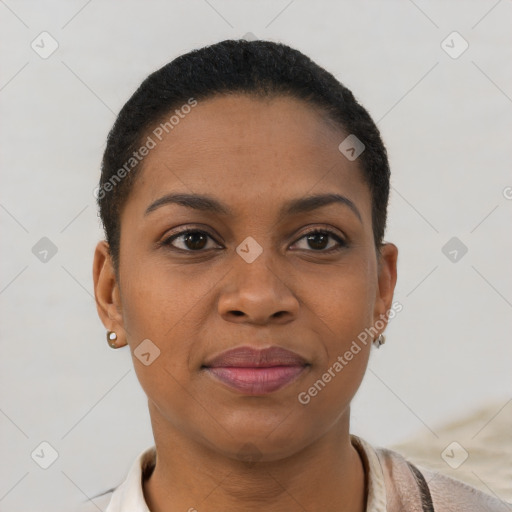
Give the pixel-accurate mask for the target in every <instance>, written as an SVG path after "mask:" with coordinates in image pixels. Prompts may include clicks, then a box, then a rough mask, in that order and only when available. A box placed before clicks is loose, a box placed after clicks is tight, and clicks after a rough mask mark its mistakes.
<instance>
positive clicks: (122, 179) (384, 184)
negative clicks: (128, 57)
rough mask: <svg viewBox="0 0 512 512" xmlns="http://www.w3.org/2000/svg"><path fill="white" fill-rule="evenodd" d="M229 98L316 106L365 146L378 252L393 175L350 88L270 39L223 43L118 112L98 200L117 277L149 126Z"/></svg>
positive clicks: (148, 82)
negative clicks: (124, 214) (124, 223)
mask: <svg viewBox="0 0 512 512" xmlns="http://www.w3.org/2000/svg"><path fill="white" fill-rule="evenodd" d="M230 93H246V94H250V95H254V96H258V97H271V96H289V97H293V98H297V99H302V100H304V101H305V102H307V103H309V104H310V105H312V106H316V107H320V108H321V109H322V110H323V112H324V113H325V115H326V120H329V121H330V122H331V123H334V125H335V126H336V127H338V128H340V129H341V130H342V131H343V132H345V133H346V134H347V135H349V134H350V135H355V136H356V137H357V138H358V139H359V140H360V141H361V142H362V143H363V144H364V151H363V152H362V153H361V155H360V156H359V158H358V162H359V164H360V167H361V171H362V174H363V177H364V179H365V182H366V183H367V184H368V186H369V189H370V192H371V197H372V227H373V235H374V242H375V246H376V247H377V248H379V247H380V246H381V244H382V240H383V237H384V231H385V227H386V217H387V204H388V196H389V179H390V170H389V163H388V157H387V152H386V148H385V146H384V144H383V142H382V140H381V136H380V133H379V130H378V128H377V126H376V124H375V123H374V122H373V120H372V118H371V117H370V115H369V114H368V112H367V111H366V110H365V109H364V108H363V107H362V106H361V105H360V104H359V103H358V102H357V100H356V99H355V98H354V95H353V94H352V92H351V91H350V90H349V89H347V88H346V87H345V86H344V85H343V84H341V83H340V82H339V81H338V80H337V79H336V78H335V77H334V76H333V75H332V74H331V73H329V72H328V71H326V70H325V69H323V68H322V67H320V66H319V65H318V64H316V63H315V62H313V61H312V60H311V59H310V58H309V57H307V56H306V55H304V54H303V53H301V52H300V51H298V50H296V49H293V48H291V47H289V46H287V45H285V44H282V43H276V42H272V41H262V40H256V41H247V40H245V39H239V40H225V41H220V42H218V43H215V44H213V45H210V46H205V47H203V48H200V49H196V50H193V51H191V52H189V53H186V54H183V55H180V56H179V57H177V58H176V59H174V60H173V61H171V62H169V63H168V64H166V65H165V66H163V67H162V68H160V69H159V70H157V71H155V72H153V73H151V74H150V75H149V76H148V77H147V78H146V79H145V80H144V81H143V82H142V83H141V85H140V86H139V87H138V89H137V90H136V91H135V93H134V94H133V95H132V96H131V98H130V99H129V100H128V101H127V102H126V104H125V105H124V106H123V107H122V109H121V111H120V112H119V115H118V116H117V119H116V121H115V123H114V126H113V127H112V129H111V130H110V132H109V134H108V138H107V145H106V148H105V152H104V154H103V160H102V167H101V177H100V182H99V188H98V189H97V191H98V192H97V195H96V197H97V202H98V206H99V210H100V216H101V220H102V222H103V227H104V231H105V238H106V241H107V242H108V244H109V247H110V249H109V250H110V256H111V258H112V261H113V266H114V269H115V271H116V274H117V276H118V275H119V274H118V270H119V263H120V261H119V258H120V254H119V252H120V232H121V226H120V215H121V211H122V209H123V206H124V205H125V203H126V200H127V198H128V195H129V193H130V191H131V189H132V186H133V184H134V181H135V178H136V177H137V175H138V174H140V172H138V171H139V169H140V167H141V164H140V163H139V161H138V160H137V159H135V158H134V156H133V155H134V152H136V151H137V149H139V148H140V147H141V145H142V144H143V142H144V140H146V139H145V138H146V137H147V134H148V132H149V130H151V128H152V126H154V125H155V124H156V123H159V122H161V121H162V120H163V119H164V118H165V117H169V114H170V113H171V111H172V110H173V109H176V108H177V107H180V106H182V105H187V104H190V101H191V99H192V100H194V101H196V102H197V100H202V99H206V98H211V97H213V96H215V95H220V94H230ZM188 108H190V107H188ZM177 113H178V112H177ZM340 142H341V140H340ZM128 162H129V165H127V163H128ZM123 169H124V170H123Z"/></svg>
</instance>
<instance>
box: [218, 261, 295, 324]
mask: <svg viewBox="0 0 512 512" xmlns="http://www.w3.org/2000/svg"><path fill="white" fill-rule="evenodd" d="M269 263H270V262H269V258H264V257H263V255H261V256H260V257H258V258H257V259H256V260H255V261H253V262H252V263H247V262H245V261H244V260H242V259H241V258H240V260H239V261H236V262H235V263H234V268H233V269H232V272H230V273H229V275H228V279H227V281H226V287H225V288H224V290H223V291H222V293H221V295H220V298H219V303H218V308H219V314H220V315H221V316H222V318H224V320H226V321H229V322H235V323H250V324H255V325H266V324H269V323H274V324H286V323H288V322H291V321H292V320H293V319H294V318H296V316H297V313H298V309H299V301H298V300H297V298H296V297H295V295H294V294H293V292H292V291H291V290H290V288H289V286H288V283H289V282H290V281H291V279H290V277H291V276H288V277H287V276H285V275H280V274H279V271H278V270H276V269H275V268H271V266H270V265H269ZM273 267H275V265H274V266H273Z"/></svg>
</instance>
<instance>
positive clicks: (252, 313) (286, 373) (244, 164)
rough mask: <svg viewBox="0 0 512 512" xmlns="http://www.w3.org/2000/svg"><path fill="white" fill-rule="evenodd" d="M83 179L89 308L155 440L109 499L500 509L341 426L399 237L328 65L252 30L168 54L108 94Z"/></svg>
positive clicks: (362, 124)
mask: <svg viewBox="0 0 512 512" xmlns="http://www.w3.org/2000/svg"><path fill="white" fill-rule="evenodd" d="M97 192H98V204H99V207H100V214H101V218H102V221H103V225H104V228H105V238H106V240H105V241H101V242H99V243H98V245H97V247H96V252H95V255H94V268H93V277H94V289H95V296H96V302H97V308H98V313H99V316H100V318H101V320H102V322H103V324H104V325H105V327H106V329H107V340H108V342H109V344H110V345H111V346H112V347H113V348H120V347H123V346H126V345H128V346H129V347H130V351H131V354H132V357H133V363H134V366H135V370H136V373H137V377H138V379H139V381H140V384H141V385H142V388H143V389H144V391H145V393H146V395H147V397H148V406H149V413H150V417H151V422H152V428H153V434H154V438H155V447H153V448H150V449H148V450H146V451H145V452H144V453H142V454H141V455H140V456H139V457H138V458H137V460H136V461H135V462H134V464H133V466H132V469H131V470H130V473H129V475H128V476H127V478H126V480H125V481H124V482H123V483H122V484H121V485H120V486H118V487H117V488H116V489H112V490H111V491H109V492H107V493H106V494H105V495H104V496H103V499H104V500H105V503H109V505H108V507H107V508H106V510H107V511H108V512H118V511H123V512H127V511H133V512H139V511H147V510H151V511H152V512H161V511H172V512H174V511H187V510H188V511H194V510H197V511H200V512H208V511H222V512H227V511H231V510H237V511H240V510H243V511H256V510H265V511H267V512H272V511H286V512H294V511H305V510H308V511H319V510H323V511H339V510H343V511H347V512H349V511H350V512H351V511H354V512H356V511H357V512H361V511H371V512H374V511H384V510H388V511H416V510H417V511H428V510H436V511H443V510H445V511H446V510H465V511H474V510H493V511H494V510H496V511H498V510H507V509H508V507H507V506H506V505H505V504H504V503H501V502H499V501H498V500H496V499H494V498H492V497H491V496H487V495H486V494H484V493H482V492H480V491H478V490H476V489H473V488H472V487H469V486H467V485H465V484H463V483H461V482H458V481H456V480H453V479H450V478H448V477H445V476H441V475H440V474H436V473H432V472H430V471H427V470H425V469H423V468H421V469H420V468H418V467H416V466H414V465H412V464H410V463H409V462H407V461H406V460H405V459H404V458H403V457H401V456H400V455H399V454H398V453H395V452H392V451H389V450H385V449H380V448H374V447H372V446H371V445H370V444H369V443H367V442H366V441H364V440H363V439H361V438H359V437H357V436H355V435H353V434H350V432H349V420H350V402H351V400H352V398H353V397H354V395H355V393H356V391H357V389H358V388H359V385H360V384H361V381H362V378H363V376H364V373H365V370H366V367H367V363H368V358H369V355H370V349H371V346H372V344H375V345H377V346H380V345H381V344H382V343H383V342H384V335H383V331H384V330H385V327H386V324H387V321H388V319H389V318H390V316H391V314H394V311H395V310H396V309H397V308H399V307H400V305H399V304H398V305H397V304H396V303H395V304H394V303H393V292H394V288H395V283H396V276H397V274H396V262H397V254H398V250H397V247H396V246H395V245H393V244H391V243H384V242H383V236H384V231H385V226H386V208H387V202H388V193H389V165H388V160H387V155H386V150H385V147H384V145H383V143H382V141H381V138H380V134H379V131H378V129H377V127H376V126H375V124H374V122H373V121H372V120H371V118H370V116H369V115H368V113H367V112H366V110H365V109H364V108H363V107H362V106H360V105H359V104H358V103H357V102H356V100H355V99H354V97H353V95H352V93H351V92H350V91H349V90H348V89H346V88H345V87H344V86H343V85H342V84H340V83H339V82H338V81H337V80H336V79H335V78H334V77H333V76H332V75H331V74H330V73H328V72H327V71H325V70H324V69H322V68H320V67H319V66H318V65H316V64H315V63H313V62H312V61H311V60H310V59H309V58H307V57H306V56H305V55H303V54H302V53H300V52H298V51H296V50H294V49H292V48H289V47H287V46H285V45H282V44H277V43H272V42H267V41H253V42H248V41H244V40H240V41H223V42H220V43H217V44H215V45H212V46H209V47H206V48H202V49H200V50H196V51H193V52H191V53H188V54H186V55H182V56H180V57H178V58H177V59H175V60H174V61H172V62H171V63H169V64H167V65H166V66H164V67H163V68H162V69H160V70H158V71H156V72H155V73H153V74H151V75H150V76H149V77H148V78H147V79H146V80H145V81H144V82H143V83H142V84H141V86H140V87H139V89H138V90H137V91H136V92H135V93H134V95H133V96H132V97H131V98H130V100H129V101H128V102H127V103H126V105H125V106H124V107H123V109H122V110H121V112H120V114H119V116H118V118H117V120H116V122H115V125H114V127H113V128H112V130H111V132H110V134H109V137H108V142H107V147H106V150H105V154H104V158H103V165H102V175H101V180H100V186H99V189H98V191H97Z"/></svg>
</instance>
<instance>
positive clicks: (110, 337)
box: [107, 331, 117, 348]
mask: <svg viewBox="0 0 512 512" xmlns="http://www.w3.org/2000/svg"><path fill="white" fill-rule="evenodd" d="M107 341H108V344H109V345H110V347H111V348H117V347H116V341H117V334H116V333H115V332H114V331H107Z"/></svg>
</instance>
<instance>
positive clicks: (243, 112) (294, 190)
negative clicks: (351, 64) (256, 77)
mask: <svg viewBox="0 0 512 512" xmlns="http://www.w3.org/2000/svg"><path fill="white" fill-rule="evenodd" d="M176 110H178V111H179V108H178V109H176ZM186 111H188V113H186V114H185V113H183V112H181V115H180V116H179V117H178V116H174V118H173V120H172V121H173V122H172V123H169V122H168V121H169V120H170V118H171V116H173V113H174V111H173V112H170V113H169V115H168V116H166V117H165V118H164V119H163V120H162V121H159V122H157V123H155V124H154V126H153V127H152V128H151V130H150V131H149V132H148V134H147V135H149V137H150V138H151V139H152V142H153V143H152V144H151V145H152V146H153V145H154V147H153V148H152V149H151V150H150V151H149V152H148V154H147V155H146V156H145V157H144V159H143V161H142V165H141V167H140V168H139V171H138V172H139V173H140V176H139V177H138V179H137V180H136V181H135V184H134V188H133V190H132V191H131V194H130V198H129V200H128V203H130V205H131V208H132V209H133V208H135V209H137V210H138V212H139V214H140V215H143V212H144V210H145V208H147V206H148V205H149V204H150V203H151V202H153V201H155V200H156V199H158V198H159V197H160V196H162V195H163V194H164V193H167V192H172V191H179V192H184V193H185V192H186V193H198V194H208V195H213V196H216V197H219V198H222V199H223V200H225V201H227V202H229V203H230V205H234V206H233V208H234V209H235V210H236V209H237V208H238V212H239V213H241V212H242V210H244V206H247V207H248V208H254V205H255V204H257V205H259V206H262V205H263V204H265V205H266V204H267V203H268V205H269V207H270V206H271V205H272V204H274V203H275V204H276V205H277V203H279V201H280V200H282V199H284V198H287V197H288V198H296V197H300V196H304V195H309V194H311V193H344V195H351V196H352V200H354V201H355V202H356V201H357V202H358V203H359V205H360V206H359V208H360V210H366V213H369V211H370V208H371V205H370V202H371V201H370V194H369V189H368V187H367V186H366V184H365V182H364V180H363V176H362V171H361V169H360V167H359V163H358V162H357V160H356V161H349V160H348V159H347V158H346V157H345V156H344V155H343V154H342V153H341V152H340V151H339V149H338V146H339V144H340V143H341V142H342V141H343V139H344V138H345V137H346V136H347V135H348V134H347V133H344V132H343V131H342V130H341V129H337V128H335V127H333V124H332V122H328V121H327V120H326V117H325V114H324V113H323V112H322V110H320V109H318V108H316V107H314V106H311V105H309V104H307V103H305V102H304V101H302V100H299V99H295V98H291V97H284V96H278V97H272V98H259V97H254V96H249V95H245V94H231V95H221V96H215V97H213V98H211V99H207V100H203V101H198V103H197V105H196V106H195V107H193V108H191V109H186ZM166 122H168V124H167V125H165V123H166ZM144 140H146V139H144ZM362 213H363V214H364V212H362Z"/></svg>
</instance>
